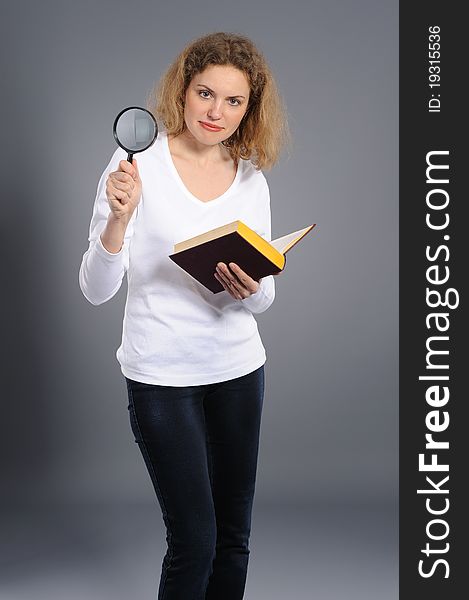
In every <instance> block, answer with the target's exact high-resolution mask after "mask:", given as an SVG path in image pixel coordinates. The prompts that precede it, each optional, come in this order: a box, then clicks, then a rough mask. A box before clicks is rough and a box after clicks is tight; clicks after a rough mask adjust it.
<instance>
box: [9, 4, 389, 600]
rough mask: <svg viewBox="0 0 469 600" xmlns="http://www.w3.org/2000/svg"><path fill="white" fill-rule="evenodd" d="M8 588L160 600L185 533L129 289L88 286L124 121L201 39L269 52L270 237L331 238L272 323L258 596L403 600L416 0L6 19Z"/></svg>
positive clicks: (301, 271)
mask: <svg viewBox="0 0 469 600" xmlns="http://www.w3.org/2000/svg"><path fill="white" fill-rule="evenodd" d="M2 12H3V14H4V18H3V22H2V26H1V27H2V31H1V43H2V45H3V48H2V52H1V56H2V58H1V60H2V71H3V73H4V75H3V77H2V84H3V85H2V104H4V106H3V110H2V117H3V120H4V123H3V127H2V131H3V135H4V137H3V142H2V143H3V150H4V152H3V157H2V161H1V163H2V183H3V185H2V205H3V210H2V235H1V239H2V242H3V244H4V251H3V254H2V256H3V272H4V277H3V286H2V288H3V293H2V303H3V307H2V316H3V323H4V326H3V328H2V330H3V332H4V335H3V340H4V343H3V350H4V357H3V360H2V366H3V370H4V373H3V386H2V387H3V393H2V418H1V432H0V433H1V436H0V439H1V455H0V461H1V463H0V464H1V481H2V494H1V505H2V522H1V527H2V531H3V532H4V533H3V534H2V541H3V544H2V547H1V551H2V555H1V561H2V575H1V580H0V596H1V597H2V599H3V598H5V599H8V600H10V599H11V600H13V599H14V600H17V599H23V598H34V599H35V600H37V599H42V598H48V599H53V600H55V599H56V598H57V599H58V598H63V597H65V596H66V597H67V598H68V599H75V598H76V599H77V600H78V599H80V600H85V599H88V598H90V599H98V598H99V599H102V598H113V599H116V600H120V599H121V598H129V597H135V598H142V599H144V598H155V597H156V589H157V582H158V579H159V572H160V565H161V559H162V557H163V554H164V549H165V548H164V545H165V542H164V527H163V522H162V519H161V516H160V513H159V507H158V505H157V504H156V498H155V497H154V492H153V488H152V487H151V482H150V479H149V477H148V475H147V472H146V470H145V467H144V464H143V460H142V459H141V456H140V454H139V452H138V448H137V445H136V444H135V442H134V441H133V437H132V434H131V431H130V425H129V423H128V411H127V397H126V392H125V384H124V380H123V378H122V375H121V373H120V369H119V365H118V363H117V361H116V359H115V350H116V348H117V347H118V345H119V342H120V336H121V324H122V314H123V307H124V301H125V292H126V286H125V284H124V286H123V287H122V288H121V290H120V292H119V293H118V295H117V296H116V297H115V298H113V299H112V300H111V301H110V302H108V303H106V304H104V305H102V306H100V307H93V306H92V305H91V304H88V303H87V301H86V300H85V299H84V297H83V296H82V295H81V292H80V290H79V287H78V269H79V265H80V262H81V257H82V254H83V252H84V251H85V250H86V248H87V245H88V243H87V235H88V225H89V220H90V218H91V210H92V205H93V201H94V196H95V191H96V185H97V181H98V179H99V176H100V174H101V172H102V170H103V169H104V167H105V165H106V164H107V162H108V160H109V157H110V156H111V154H112V152H113V150H114V147H115V145H114V141H113V138H112V130H111V128H112V122H113V120H114V116H115V115H116V114H117V112H119V110H121V109H122V108H123V107H124V106H127V105H131V104H132V105H134V104H139V105H143V104H144V103H145V100H146V97H147V94H148V93H149V91H150V89H151V87H152V85H153V83H154V81H155V80H157V79H158V78H159V76H160V75H161V73H162V72H163V71H164V70H165V69H166V67H167V66H168V65H169V63H170V62H171V61H172V60H173V58H174V57H175V56H176V54H177V53H178V52H179V51H180V50H181V49H182V48H183V47H184V45H185V44H186V43H187V42H188V41H190V40H192V39H194V38H195V37H198V36H199V35H203V34H205V33H209V32H211V31H218V30H225V31H234V32H239V33H243V34H246V35H248V36H250V37H251V38H252V39H253V40H254V42H255V43H256V44H257V45H258V46H259V48H260V49H261V50H262V51H263V52H264V53H265V55H266V57H267V58H268V60H269V63H270V65H271V67H272V69H273V71H274V74H275V76H276V79H277V82H278V85H279V88H280V90H281V92H282V95H283V97H284V99H285V102H286V104H287V107H288V111H289V119H290V126H291V130H292V134H293V140H294V145H293V149H292V152H291V155H290V157H287V156H284V158H283V160H282V161H281V162H280V164H278V165H277V166H276V167H275V168H274V169H273V170H272V171H268V172H266V173H265V174H266V177H267V179H268V182H269V185H270V189H271V199H272V234H273V237H277V236H281V235H283V234H285V233H288V232H290V231H293V230H295V229H299V228H301V227H303V226H305V225H307V224H309V223H311V222H316V223H317V224H318V227H317V229H316V231H315V232H313V233H312V234H310V237H309V239H307V240H305V241H304V243H302V244H300V245H299V246H297V247H296V248H295V249H294V250H293V251H292V254H291V255H290V259H289V262H288V269H287V270H286V271H285V273H283V274H282V275H281V277H278V278H277V279H276V284H277V297H276V300H275V302H274V304H273V305H272V307H271V308H270V309H269V310H268V311H267V312H266V313H264V314H262V315H259V316H258V323H259V328H260V331H261V335H262V338H263V341H264V345H265V347H266V349H267V354H268V361H267V363H266V396H265V401H264V412H263V422H262V431H261V447H260V455H259V466H258V479H257V490H256V500H255V507H254V514H253V530H252V538H251V562H250V567H249V574H248V582H247V587H246V595H245V597H246V598H247V599H248V600H263V599H264V598H265V599H271V600H274V599H277V598H278V599H283V598H286V597H292V598H295V599H297V600H300V599H303V598H304V599H306V598H313V597H314V598H321V599H322V600H327V599H329V598H331V599H333V598H334V599H338V598H361V599H368V598H369V599H372V600H375V599H376V598H380V600H383V599H387V598H396V597H397V594H398V591H397V496H398V471H397V468H398V427H397V426H398V272H397V269H398V187H397V186H398V2H397V0H396V1H390V0H353V1H347V0H335V1H332V0H316V1H313V2H306V1H305V2H295V1H290V2H288V3H285V2H278V1H276V0H274V1H269V2H267V1H266V0H265V1H263V2H247V1H245V0H239V1H237V2H235V3H225V4H222V3H220V2H215V1H214V0H200V1H199V2H198V3H193V2H188V1H181V2H177V1H175V2H170V3H165V4H161V3H156V2H150V1H144V0H134V1H133V2H132V3H125V2H122V1H119V2H110V1H101V2H91V1H86V0H85V1H82V2H71V1H68V0H67V1H62V2H58V1H52V0H44V1H43V2H41V3H34V2H32V1H23V2H21V1H19V2H16V3H14V4H13V3H9V4H8V5H6V4H5V6H4V7H3V9H2Z"/></svg>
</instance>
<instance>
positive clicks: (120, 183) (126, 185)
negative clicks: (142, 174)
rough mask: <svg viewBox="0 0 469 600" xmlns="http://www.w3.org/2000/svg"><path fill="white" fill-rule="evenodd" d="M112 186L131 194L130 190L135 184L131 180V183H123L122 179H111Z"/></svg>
mask: <svg viewBox="0 0 469 600" xmlns="http://www.w3.org/2000/svg"><path fill="white" fill-rule="evenodd" d="M112 186H113V188H115V189H117V190H122V191H123V192H127V193H128V194H129V196H130V195H131V194H132V190H133V189H134V187H135V184H134V183H133V181H132V183H125V182H124V181H112Z"/></svg>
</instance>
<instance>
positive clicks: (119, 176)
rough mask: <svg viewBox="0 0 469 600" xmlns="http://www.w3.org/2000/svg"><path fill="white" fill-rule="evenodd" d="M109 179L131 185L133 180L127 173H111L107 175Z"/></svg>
mask: <svg viewBox="0 0 469 600" xmlns="http://www.w3.org/2000/svg"><path fill="white" fill-rule="evenodd" d="M109 179H111V180H112V181H124V182H126V183H133V182H134V179H133V177H132V176H131V175H129V174H128V173H121V172H120V171H113V172H112V173H109Z"/></svg>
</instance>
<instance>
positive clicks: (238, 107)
mask: <svg viewBox="0 0 469 600" xmlns="http://www.w3.org/2000/svg"><path fill="white" fill-rule="evenodd" d="M248 101H249V83H248V80H247V78H246V76H245V74H244V73H243V72H242V71H240V70H239V69H236V68H235V67H233V66H231V65H211V66H209V67H207V68H206V69H205V70H204V71H202V73H198V74H197V75H194V77H193V78H192V81H191V82H190V84H189V86H188V88H187V90H186V98H185V105H184V121H185V123H186V127H187V129H188V130H189V131H190V133H192V135H193V136H194V137H195V138H196V140H197V141H199V142H200V143H202V144H205V145H215V144H219V143H220V142H223V141H224V140H226V139H228V138H229V137H230V136H231V135H232V134H233V133H234V132H235V131H236V129H237V128H238V125H239V124H240V122H241V119H242V118H243V116H244V113H245V112H246V110H247V107H248ZM210 125H212V126H213V127H210Z"/></svg>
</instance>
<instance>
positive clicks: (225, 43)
mask: <svg viewBox="0 0 469 600" xmlns="http://www.w3.org/2000/svg"><path fill="white" fill-rule="evenodd" d="M211 65H231V66H233V67H235V68H237V69H239V70H240V71H242V72H243V73H244V74H245V76H246V77H247V80H248V82H249V88H250V93H249V102H248V107H247V110H246V113H245V115H244V116H243V119H242V120H241V123H240V124H239V126H238V128H237V130H236V131H235V132H234V133H233V134H232V135H231V136H230V137H229V138H228V139H226V140H224V141H223V142H222V144H223V145H224V146H225V147H226V148H227V149H228V151H229V153H230V155H231V157H232V158H233V160H234V161H235V162H236V163H237V162H238V160H239V158H243V159H246V160H250V161H251V162H252V164H253V165H254V166H255V168H256V169H270V168H271V167H272V166H273V165H274V164H275V163H276V162H277V161H278V159H279V156H280V153H281V151H282V148H283V147H284V146H286V145H288V144H289V143H290V139H291V138H290V131H289V127H288V122H287V112H286V109H285V107H284V103H283V100H282V98H281V96H280V94H279V91H278V89H277V85H276V83H275V80H274V77H273V75H272V72H271V70H270V68H269V66H268V64H267V62H266V60H265V58H264V56H263V55H262V54H261V52H259V50H258V49H257V48H256V46H255V45H254V44H253V42H252V41H251V40H250V39H249V38H247V37H245V36H243V35H239V34H235V33H225V32H218V33H211V34H209V35H205V36H203V37H200V38H198V39H196V40H194V41H193V42H191V43H190V44H188V45H187V46H186V47H185V48H184V50H183V51H182V52H181V53H180V54H179V55H178V56H177V58H176V59H175V61H174V62H173V63H172V64H171V65H170V66H169V68H168V69H167V71H166V73H164V74H163V76H162V77H161V79H160V80H159V82H157V84H156V85H155V87H154V88H153V91H152V92H151V95H150V97H149V99H148V102H147V107H148V109H149V110H150V111H151V112H152V113H153V114H154V116H155V117H156V119H157V120H158V121H159V122H160V123H162V124H163V125H164V127H165V128H166V131H167V132H168V134H170V135H179V134H181V133H182V132H183V131H184V130H185V129H186V124H185V122H184V101H185V93H186V90H187V88H188V86H189V84H190V82H191V81H192V78H193V77H194V75H197V74H199V73H202V72H203V71H204V70H205V68H206V67H208V66H211Z"/></svg>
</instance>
